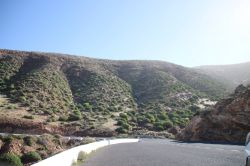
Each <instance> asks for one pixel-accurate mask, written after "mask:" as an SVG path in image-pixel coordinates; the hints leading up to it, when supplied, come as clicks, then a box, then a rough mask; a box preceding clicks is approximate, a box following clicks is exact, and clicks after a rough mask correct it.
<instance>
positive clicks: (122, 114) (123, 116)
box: [119, 113, 128, 120]
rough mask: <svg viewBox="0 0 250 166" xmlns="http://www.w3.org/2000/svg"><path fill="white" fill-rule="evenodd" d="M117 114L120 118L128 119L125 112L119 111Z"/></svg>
mask: <svg viewBox="0 0 250 166" xmlns="http://www.w3.org/2000/svg"><path fill="white" fill-rule="evenodd" d="M119 116H120V117H121V118H122V119H126V120H128V115H127V114H125V113H120V114H119Z"/></svg>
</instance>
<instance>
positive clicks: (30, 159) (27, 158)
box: [22, 152, 42, 163]
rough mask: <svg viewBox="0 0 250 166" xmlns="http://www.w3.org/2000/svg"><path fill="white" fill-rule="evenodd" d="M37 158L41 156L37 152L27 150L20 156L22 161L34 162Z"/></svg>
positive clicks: (39, 158)
mask: <svg viewBox="0 0 250 166" xmlns="http://www.w3.org/2000/svg"><path fill="white" fill-rule="evenodd" d="M39 160H42V158H41V156H40V154H38V153H37V152H28V153H25V154H24V155H23V156H22V162H24V163H29V162H36V161H39Z"/></svg>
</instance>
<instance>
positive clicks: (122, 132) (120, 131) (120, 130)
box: [115, 127, 128, 134]
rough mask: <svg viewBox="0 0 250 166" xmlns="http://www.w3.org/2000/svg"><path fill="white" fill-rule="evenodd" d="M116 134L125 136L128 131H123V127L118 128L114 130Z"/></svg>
mask: <svg viewBox="0 0 250 166" xmlns="http://www.w3.org/2000/svg"><path fill="white" fill-rule="evenodd" d="M115 131H116V132H118V133H121V134H126V133H128V130H127V129H124V128H123V127H119V128H117V129H116V130H115Z"/></svg>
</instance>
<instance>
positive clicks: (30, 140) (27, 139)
mask: <svg viewBox="0 0 250 166" xmlns="http://www.w3.org/2000/svg"><path fill="white" fill-rule="evenodd" d="M23 140H24V142H25V144H26V145H28V146H32V145H33V144H34V143H35V141H36V140H35V138H34V137H31V136H26V137H24V138H23Z"/></svg>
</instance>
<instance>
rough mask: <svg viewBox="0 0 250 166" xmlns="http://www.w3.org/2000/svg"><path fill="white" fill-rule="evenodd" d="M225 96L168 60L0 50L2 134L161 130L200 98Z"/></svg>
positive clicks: (181, 121) (186, 115)
mask: <svg viewBox="0 0 250 166" xmlns="http://www.w3.org/2000/svg"><path fill="white" fill-rule="evenodd" d="M225 93H226V89H225V88H223V84H221V83H218V82H216V81H215V80H213V79H212V78H211V77H209V76H207V75H205V74H200V73H198V72H196V71H195V70H193V69H191V68H186V67H182V66H179V65H175V64H171V63H168V62H162V61H111V60H98V59H91V58H87V57H78V56H70V55H64V54H54V53H38V52H23V51H12V50H0V94H2V95H6V97H4V98H5V100H6V102H7V103H8V104H7V106H6V104H5V105H2V106H1V107H2V111H1V114H2V115H1V118H2V121H0V125H1V126H5V127H2V128H1V132H3V131H6V130H7V131H8V132H16V131H19V132H25V131H26V132H32V133H43V132H56V133H60V134H63V135H95V136H100V135H101V136H103V135H106V136H110V135H114V134H115V132H114V130H116V131H117V132H118V133H130V134H131V133H134V132H135V131H138V130H143V131H144V130H146V131H166V130H170V129H171V128H172V127H184V126H185V125H186V124H187V123H188V121H189V119H190V118H191V117H192V116H193V115H194V114H195V113H196V112H197V111H199V110H200V107H199V106H200V105H202V104H204V102H203V103H201V101H203V100H207V101H209V99H210V100H216V99H219V98H221V97H222V96H224V94H225ZM13 104H14V105H15V107H13V108H10V109H8V108H7V107H8V105H13ZM20 110H22V114H19V113H20ZM12 115H15V116H12ZM29 124H33V129H31V128H29V127H28V126H29ZM9 126H10V127H9ZM18 126H21V128H20V127H18ZM23 126H26V127H27V128H25V129H22V127H23ZM6 127H7V128H6ZM34 127H35V128H34Z"/></svg>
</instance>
